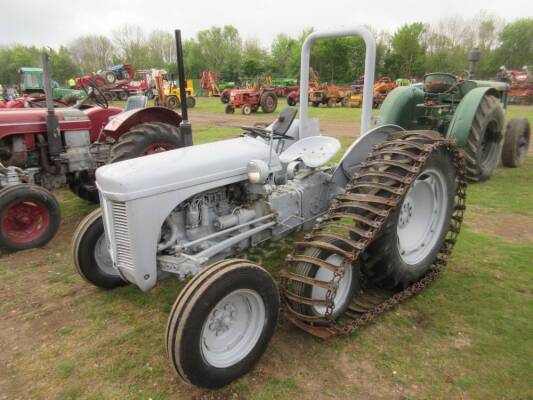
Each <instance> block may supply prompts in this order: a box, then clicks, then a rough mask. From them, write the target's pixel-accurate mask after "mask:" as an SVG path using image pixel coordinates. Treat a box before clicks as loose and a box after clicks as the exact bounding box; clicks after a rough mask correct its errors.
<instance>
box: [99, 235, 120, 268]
mask: <svg viewBox="0 0 533 400" xmlns="http://www.w3.org/2000/svg"><path fill="white" fill-rule="evenodd" d="M94 260H95V261H96V264H97V265H98V268H100V269H101V270H102V271H104V272H105V273H106V274H109V275H117V276H118V273H117V271H116V270H115V269H114V268H113V261H112V260H111V255H110V254H109V249H108V248H107V243H106V240H105V235H104V234H103V233H102V234H101V235H100V237H99V238H98V240H97V241H96V245H95V246H94Z"/></svg>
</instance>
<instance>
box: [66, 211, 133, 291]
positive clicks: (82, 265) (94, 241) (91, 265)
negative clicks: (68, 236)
mask: <svg viewBox="0 0 533 400" xmlns="http://www.w3.org/2000/svg"><path fill="white" fill-rule="evenodd" d="M72 258H73V259H74V265H75V266H76V270H77V271H78V273H79V274H80V275H81V276H82V278H83V279H85V280H86V281H87V282H89V283H90V284H92V285H94V286H97V287H99V288H101V289H114V288H116V287H119V286H124V285H127V284H128V282H126V281H125V280H124V279H122V277H121V276H120V274H119V273H118V271H117V270H116V269H115V268H113V261H112V260H111V257H110V255H109V250H108V249H107V244H106V238H105V233H104V223H103V220H102V210H101V209H99V208H98V209H96V210H94V211H93V212H91V213H90V214H89V215H87V216H86V217H85V218H84V219H83V220H82V221H81V222H80V224H79V225H78V227H77V228H76V231H75V232H74V236H73V238H72Z"/></svg>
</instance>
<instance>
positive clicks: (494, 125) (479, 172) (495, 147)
mask: <svg viewBox="0 0 533 400" xmlns="http://www.w3.org/2000/svg"><path fill="white" fill-rule="evenodd" d="M503 123H504V115H503V109H502V107H501V105H500V101H499V100H498V99H497V98H496V97H494V96H490V95H488V96H484V97H483V99H481V102H480V103H479V106H478V109H477V111H476V114H475V115H474V119H473V121H472V127H471V128H470V133H469V135H468V138H467V142H466V145H465V148H464V154H465V161H466V178H467V179H468V180H469V181H471V182H481V181H485V180H487V179H488V178H490V177H491V176H492V175H493V174H494V171H495V170H496V167H497V166H498V163H499V161H500V156H501V153H502V144H503V140H502V139H503Z"/></svg>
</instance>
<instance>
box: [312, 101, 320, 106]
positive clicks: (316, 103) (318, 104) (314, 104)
mask: <svg viewBox="0 0 533 400" xmlns="http://www.w3.org/2000/svg"><path fill="white" fill-rule="evenodd" d="M311 104H312V105H313V107H318V106H320V103H319V102H318V101H313V102H312V103H311Z"/></svg>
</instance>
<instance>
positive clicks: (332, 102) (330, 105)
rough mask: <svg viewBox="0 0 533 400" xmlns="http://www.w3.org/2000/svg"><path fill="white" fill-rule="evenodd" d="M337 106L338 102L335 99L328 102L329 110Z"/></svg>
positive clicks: (331, 98)
mask: <svg viewBox="0 0 533 400" xmlns="http://www.w3.org/2000/svg"><path fill="white" fill-rule="evenodd" d="M335 105H337V100H335V99H334V98H333V97H330V98H329V99H328V102H327V106H328V108H332V107H335Z"/></svg>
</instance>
